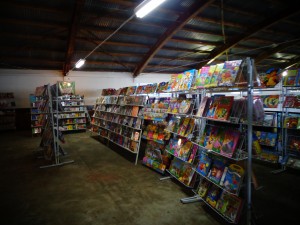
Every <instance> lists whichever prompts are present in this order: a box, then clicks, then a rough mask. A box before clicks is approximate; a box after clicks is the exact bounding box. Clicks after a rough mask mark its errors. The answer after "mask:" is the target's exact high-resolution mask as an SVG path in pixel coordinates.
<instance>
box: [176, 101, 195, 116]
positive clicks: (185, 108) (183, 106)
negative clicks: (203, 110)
mask: <svg viewBox="0 0 300 225" xmlns="http://www.w3.org/2000/svg"><path fill="white" fill-rule="evenodd" d="M191 104H192V102H191V100H182V101H181V102H180V105H179V112H178V113H182V114H187V113H188V112H189V109H190V107H191Z"/></svg>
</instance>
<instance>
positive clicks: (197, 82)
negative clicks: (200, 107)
mask: <svg viewBox="0 0 300 225" xmlns="http://www.w3.org/2000/svg"><path fill="white" fill-rule="evenodd" d="M200 74H201V69H199V70H197V71H196V72H195V78H194V82H193V84H192V87H191V88H192V89H194V90H195V89H199V88H203V87H204V81H202V80H201V77H200ZM201 84H203V85H202V86H201Z"/></svg>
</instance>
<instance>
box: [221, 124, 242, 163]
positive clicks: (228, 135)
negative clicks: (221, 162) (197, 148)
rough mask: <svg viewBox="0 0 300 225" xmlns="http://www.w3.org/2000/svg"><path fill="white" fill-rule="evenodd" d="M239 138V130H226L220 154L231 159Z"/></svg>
mask: <svg viewBox="0 0 300 225" xmlns="http://www.w3.org/2000/svg"><path fill="white" fill-rule="evenodd" d="M239 138H240V132H239V131H238V130H232V129H226V130H225V136H224V140H223V143H222V147H221V151H220V154H222V155H224V156H227V157H229V158H231V157H232V156H233V154H234V152H235V150H236V148H237V144H238V141H239Z"/></svg>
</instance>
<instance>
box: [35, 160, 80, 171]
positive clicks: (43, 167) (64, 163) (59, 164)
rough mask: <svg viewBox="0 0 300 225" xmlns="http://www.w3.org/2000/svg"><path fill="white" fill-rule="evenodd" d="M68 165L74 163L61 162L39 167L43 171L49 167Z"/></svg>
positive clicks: (72, 161) (71, 161)
mask: <svg viewBox="0 0 300 225" xmlns="http://www.w3.org/2000/svg"><path fill="white" fill-rule="evenodd" d="M70 163H74V160H70V161H66V162H61V163H55V164H52V165H47V166H40V168H41V169H45V168H50V167H55V166H63V165H66V164H70Z"/></svg>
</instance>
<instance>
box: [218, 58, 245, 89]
mask: <svg viewBox="0 0 300 225" xmlns="http://www.w3.org/2000/svg"><path fill="white" fill-rule="evenodd" d="M241 63H242V60H233V61H226V62H225V63H224V67H223V69H222V70H221V72H220V75H219V86H233V85H234V83H235V79H236V76H237V74H238V71H239V69H240V65H241Z"/></svg>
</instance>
